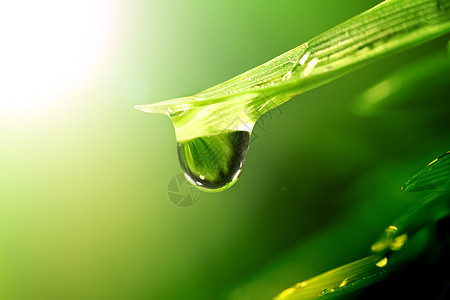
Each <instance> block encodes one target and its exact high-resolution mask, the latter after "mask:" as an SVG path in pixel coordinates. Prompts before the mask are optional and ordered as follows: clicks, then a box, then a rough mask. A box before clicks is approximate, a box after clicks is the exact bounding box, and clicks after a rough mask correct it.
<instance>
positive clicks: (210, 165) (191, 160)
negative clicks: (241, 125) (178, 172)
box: [178, 131, 250, 191]
mask: <svg viewBox="0 0 450 300" xmlns="http://www.w3.org/2000/svg"><path fill="white" fill-rule="evenodd" d="M249 141H250V132H248V131H232V132H227V133H222V134H217V135H211V136H204V137H198V138H194V139H192V140H188V141H184V142H181V143H178V159H179V161H180V165H181V168H182V169H183V171H184V174H185V176H186V178H187V179H188V180H189V181H190V182H191V183H192V184H194V185H197V186H198V187H200V188H201V189H204V190H209V191H221V190H224V189H226V188H228V187H230V186H231V185H232V184H234V183H235V182H236V180H237V178H238V177H239V175H240V173H241V171H242V169H243V168H244V164H245V160H246V158H247V152H248V145H249Z"/></svg>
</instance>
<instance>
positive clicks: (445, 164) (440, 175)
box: [402, 151, 450, 192]
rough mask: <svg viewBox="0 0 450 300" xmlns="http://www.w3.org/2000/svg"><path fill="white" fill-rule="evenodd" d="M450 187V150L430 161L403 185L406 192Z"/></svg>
mask: <svg viewBox="0 0 450 300" xmlns="http://www.w3.org/2000/svg"><path fill="white" fill-rule="evenodd" d="M447 189H450V151H449V152H447V153H446V154H444V155H442V156H441V157H439V158H436V159H435V160H433V161H432V162H431V163H429V164H428V165H427V166H426V167H425V169H423V170H422V171H420V172H419V173H417V174H416V175H414V176H413V177H412V178H411V179H410V180H408V181H407V182H406V183H405V184H404V185H403V187H402V190H403V191H405V192H417V191H425V190H447Z"/></svg>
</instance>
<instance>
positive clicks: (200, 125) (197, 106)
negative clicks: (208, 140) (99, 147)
mask: <svg viewBox="0 0 450 300" xmlns="http://www.w3.org/2000/svg"><path fill="white" fill-rule="evenodd" d="M449 31H450V0H440V1H439V0H388V1H384V2H383V3H381V4H379V5H377V6H375V7H374V8H372V9H370V10H368V11H366V12H364V13H362V14H360V15H358V16H356V17H354V18H352V19H350V20H348V21H346V22H344V23H342V24H340V25H338V26H336V27H334V28H332V29H330V30H329V31H327V32H325V33H323V34H321V35H319V36H317V37H315V38H313V39H312V40H310V41H308V42H307V43H304V44H303V45H301V46H299V47H297V48H294V49H292V50H290V51H288V52H286V53H284V54H282V55H280V56H278V57H276V58H274V59H273V60H271V61H269V62H267V63H265V64H263V65H261V66H259V67H256V68H254V69H252V70H250V71H248V72H245V73H243V74H241V75H239V76H237V77H235V78H233V79H231V80H228V81H226V82H224V83H222V84H219V85H217V86H214V87H212V88H210V89H207V90H205V91H203V92H200V93H198V94H196V95H194V96H191V97H185V98H179V99H174V100H169V101H165V102H160V103H156V104H148V105H138V106H136V109H138V110H142V111H145V112H150V113H164V114H166V115H168V116H169V117H171V119H172V122H173V124H174V126H175V130H176V136H177V140H178V141H184V140H189V139H192V138H195V137H199V136H207V135H213V134H217V133H221V132H224V131H232V130H235V128H233V125H230V124H233V120H234V119H236V117H239V119H240V120H242V121H243V122H245V123H246V125H249V126H250V127H252V126H253V125H254V123H255V122H256V120H257V119H258V118H259V117H260V116H261V115H262V114H264V113H265V112H267V111H268V110H270V109H273V108H274V107H276V106H278V105H280V104H282V103H284V102H286V101H288V100H289V99H291V98H292V97H293V96H295V95H298V94H300V93H302V92H305V91H307V90H310V89H312V88H315V87H317V86H320V85H322V84H325V83H327V82H329V81H331V80H333V79H336V78H338V77H340V76H342V75H344V74H345V73H347V72H350V71H352V70H354V69H356V68H358V67H360V66H362V65H364V64H366V63H368V62H371V61H373V60H375V59H378V58H380V57H383V56H385V55H387V54H390V53H392V52H395V51H399V50H402V49H405V48H408V47H412V46H415V45H418V44H420V43H424V42H426V41H428V40H430V39H433V38H435V37H437V36H440V35H442V34H444V33H447V32H449ZM194 116H195V117H194Z"/></svg>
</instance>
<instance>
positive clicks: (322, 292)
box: [319, 288, 334, 296]
mask: <svg viewBox="0 0 450 300" xmlns="http://www.w3.org/2000/svg"><path fill="white" fill-rule="evenodd" d="M333 292H334V289H333V288H326V289H324V290H322V291H321V292H320V294H319V295H320V296H323V295H327V294H330V293H333Z"/></svg>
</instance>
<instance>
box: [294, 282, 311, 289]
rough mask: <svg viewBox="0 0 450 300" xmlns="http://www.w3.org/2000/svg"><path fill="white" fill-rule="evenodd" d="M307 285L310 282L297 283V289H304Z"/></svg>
mask: <svg viewBox="0 0 450 300" xmlns="http://www.w3.org/2000/svg"><path fill="white" fill-rule="evenodd" d="M307 285H308V282H307V281H302V282H299V283H297V284H296V285H295V288H296V289H300V288H304V287H305V286H307Z"/></svg>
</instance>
